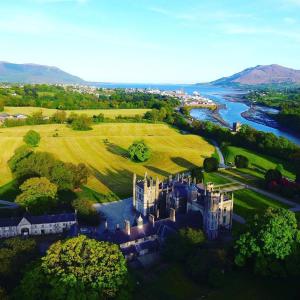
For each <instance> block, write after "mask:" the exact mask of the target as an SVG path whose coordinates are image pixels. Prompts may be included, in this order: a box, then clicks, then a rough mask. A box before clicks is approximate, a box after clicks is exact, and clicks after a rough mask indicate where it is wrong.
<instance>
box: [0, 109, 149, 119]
mask: <svg viewBox="0 0 300 300" xmlns="http://www.w3.org/2000/svg"><path fill="white" fill-rule="evenodd" d="M37 111H42V112H43V115H44V116H52V115H53V114H54V113H55V112H56V111H57V110H56V109H49V108H42V107H10V106H6V107H5V108H4V112H5V113H8V114H11V115H14V114H18V113H21V114H25V115H30V114H32V113H33V112H37ZM147 111H149V109H84V110H66V113H67V114H70V113H71V112H73V113H78V114H83V113H84V114H87V115H89V116H93V115H98V114H100V113H101V114H104V117H106V118H111V119H114V118H115V117H117V116H119V115H121V116H123V117H134V116H136V115H139V116H143V115H144V114H145V113H146V112H147Z"/></svg>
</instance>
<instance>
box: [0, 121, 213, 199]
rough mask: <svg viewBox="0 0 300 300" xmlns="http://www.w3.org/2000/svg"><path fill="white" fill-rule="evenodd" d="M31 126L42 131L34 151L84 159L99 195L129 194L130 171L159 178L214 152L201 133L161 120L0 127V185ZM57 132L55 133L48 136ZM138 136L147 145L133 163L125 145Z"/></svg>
mask: <svg viewBox="0 0 300 300" xmlns="http://www.w3.org/2000/svg"><path fill="white" fill-rule="evenodd" d="M30 129H33V130H36V131H37V132H39V133H40V134H41V137H42V139H41V143H40V146H39V147H38V149H37V150H40V151H48V152H51V153H54V154H55V155H56V157H57V158H59V159H61V160H63V161H69V162H74V163H79V162H83V163H85V164H86V165H87V166H89V167H90V169H91V171H92V176H91V177H90V179H89V181H88V187H89V188H90V189H92V190H95V191H97V192H99V193H102V194H106V193H109V192H113V193H115V194H116V195H117V196H118V197H126V196H130V195H131V190H132V184H131V182H132V174H133V173H134V172H135V173H137V174H138V175H139V176H143V174H144V173H145V172H148V174H149V175H151V176H154V177H156V176H158V177H159V178H164V177H166V176H168V175H169V174H174V173H177V172H181V171H184V170H187V169H189V168H193V167H195V166H201V165H202V163H203V160H204V158H205V157H210V156H211V154H212V153H213V152H214V147H213V146H212V145H210V144H209V143H208V142H206V141H205V140H204V139H203V138H201V137H199V136H196V135H183V134H180V133H179V132H178V131H176V130H174V129H172V128H170V127H169V126H167V125H164V124H144V123H139V124H138V123H125V124H124V123H104V124H99V125H95V126H94V127H93V130H90V131H73V130H71V129H70V128H68V127H67V126H66V125H59V124H51V125H38V126H22V127H14V128H1V129H0V174H1V177H0V185H3V184H6V183H8V182H9V181H10V180H11V179H12V177H11V173H10V170H9V168H8V166H7V161H8V159H9V158H10V157H11V156H12V155H13V152H14V150H15V149H16V148H17V147H18V146H20V145H22V144H23V136H24V135H25V134H26V132H27V131H28V130H30ZM56 133H57V134H58V137H53V135H54V134H56ZM138 139H144V140H145V142H146V143H147V144H148V145H149V146H150V148H151V150H152V156H151V158H150V160H148V161H147V162H146V163H134V162H132V161H130V160H129V159H128V158H127V157H126V149H127V148H128V147H129V145H130V144H131V143H132V142H133V141H135V140H138Z"/></svg>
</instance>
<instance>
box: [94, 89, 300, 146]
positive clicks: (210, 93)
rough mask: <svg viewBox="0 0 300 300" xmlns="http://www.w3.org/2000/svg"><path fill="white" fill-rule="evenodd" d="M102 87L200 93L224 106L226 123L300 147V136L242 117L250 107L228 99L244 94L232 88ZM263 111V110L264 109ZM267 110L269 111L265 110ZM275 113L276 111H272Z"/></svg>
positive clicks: (203, 114)
mask: <svg viewBox="0 0 300 300" xmlns="http://www.w3.org/2000/svg"><path fill="white" fill-rule="evenodd" d="M99 86H100V87H106V88H141V89H144V88H152V89H159V90H172V91H174V90H183V91H184V92H186V93H188V94H192V93H193V92H194V91H197V92H199V93H200V94H201V95H203V96H205V97H207V98H210V99H212V100H214V101H215V102H217V103H219V104H222V105H223V106H224V108H222V109H220V111H219V113H220V116H221V117H222V118H223V119H224V121H225V122H226V123H228V124H229V125H230V126H232V123H233V122H240V123H242V124H247V125H249V126H251V127H253V128H255V129H257V130H261V131H264V132H271V133H274V134H275V135H276V136H283V137H285V138H287V139H289V140H290V141H292V142H294V143H296V144H298V145H300V135H299V136H296V135H295V134H292V133H290V132H287V131H285V130H282V129H279V128H273V127H270V126H267V125H263V124H259V123H256V122H253V121H250V120H247V119H245V118H243V116H242V115H241V114H242V113H243V112H245V111H247V110H248V106H247V105H246V104H244V103H241V102H232V101H229V100H228V99H226V97H225V96H226V95H231V98H232V99H234V97H235V95H238V94H241V93H243V92H242V91H239V90H235V89H232V88H223V87H216V86H211V85H198V86H196V85H184V84H177V85H172V84H122V83H115V84H106V83H103V84H100V85H99ZM262 109H263V108H262ZM265 110H269V109H268V108H265ZM272 112H273V113H276V111H274V110H272ZM191 115H192V116H193V117H194V118H196V119H198V120H202V121H203V120H209V121H215V120H214V119H212V118H211V116H210V114H209V111H207V110H205V109H193V110H191Z"/></svg>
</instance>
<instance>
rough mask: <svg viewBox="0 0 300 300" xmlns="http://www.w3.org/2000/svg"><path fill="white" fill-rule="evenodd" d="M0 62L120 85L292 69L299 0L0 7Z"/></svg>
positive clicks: (68, 1)
mask: <svg viewBox="0 0 300 300" xmlns="http://www.w3.org/2000/svg"><path fill="white" fill-rule="evenodd" d="M0 61H9V62H14V63H36V64H43V65H50V66H56V67H59V68H61V69H63V70H65V71H67V72H70V73H72V74H74V75H77V76H79V77H81V78H83V79H85V80H88V81H98V82H124V83H125V82H129V83H130V82H131V83H139V82H141V83H196V82H208V81H211V80H215V79H218V78H220V77H223V76H229V75H232V74H233V73H236V72H239V71H241V70H243V69H245V68H248V67H252V66H256V65H266V64H273V63H276V64H280V65H284V66H287V67H291V68H295V69H300V0H251V1H250V0H205V1H204V0H0Z"/></svg>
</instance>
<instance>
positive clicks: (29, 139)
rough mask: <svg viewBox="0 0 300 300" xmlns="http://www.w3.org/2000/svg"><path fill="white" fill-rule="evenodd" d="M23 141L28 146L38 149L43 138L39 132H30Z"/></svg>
mask: <svg viewBox="0 0 300 300" xmlns="http://www.w3.org/2000/svg"><path fill="white" fill-rule="evenodd" d="M23 140H24V142H25V143H26V144H27V145H28V146H31V147H37V146H38V144H39V142H40V140H41V136H40V134H39V133H38V132H36V131H34V130H29V131H28V132H27V133H26V134H25V136H24V138H23Z"/></svg>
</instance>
